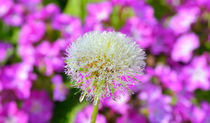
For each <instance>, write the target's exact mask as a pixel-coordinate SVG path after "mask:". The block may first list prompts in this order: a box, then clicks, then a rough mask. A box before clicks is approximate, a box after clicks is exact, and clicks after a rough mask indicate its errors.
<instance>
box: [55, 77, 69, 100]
mask: <svg viewBox="0 0 210 123" xmlns="http://www.w3.org/2000/svg"><path fill="white" fill-rule="evenodd" d="M52 82H53V85H54V86H53V87H54V89H53V99H54V100H55V101H64V100H65V99H66V94H67V93H68V90H67V88H66V87H65V85H64V84H63V80H62V76H60V75H55V76H54V77H53V78H52Z"/></svg>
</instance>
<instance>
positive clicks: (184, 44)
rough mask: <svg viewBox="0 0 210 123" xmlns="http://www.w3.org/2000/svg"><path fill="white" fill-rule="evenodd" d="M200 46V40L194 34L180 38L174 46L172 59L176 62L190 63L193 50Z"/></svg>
mask: <svg viewBox="0 0 210 123" xmlns="http://www.w3.org/2000/svg"><path fill="white" fill-rule="evenodd" d="M199 45H200V42H199V38H198V36H197V35H196V34H194V33H188V34H184V35H182V36H180V37H179V38H178V39H177V41H176V42H175V44H174V47H173V49H172V52H171V57H172V59H173V60H174V61H182V62H185V63H186V62H189V61H190V59H191V57H192V53H193V50H195V49H196V48H198V47H199Z"/></svg>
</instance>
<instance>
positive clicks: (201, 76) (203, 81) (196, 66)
mask: <svg viewBox="0 0 210 123" xmlns="http://www.w3.org/2000/svg"><path fill="white" fill-rule="evenodd" d="M209 68H210V66H209V65H208V64H207V56H206V55H205V54H204V55H202V56H200V57H195V58H194V59H193V61H192V63H191V64H190V65H189V66H186V67H184V68H183V70H182V72H183V73H182V77H183V81H185V83H186V85H187V86H186V88H187V89H188V90H189V91H194V90H195V89H197V88H201V89H202V90H209V89H210V81H209V80H210V74H209V73H210V69H209Z"/></svg>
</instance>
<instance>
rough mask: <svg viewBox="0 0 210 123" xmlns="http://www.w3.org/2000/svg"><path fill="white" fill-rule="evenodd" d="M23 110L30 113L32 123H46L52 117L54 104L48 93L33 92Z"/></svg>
mask: <svg viewBox="0 0 210 123" xmlns="http://www.w3.org/2000/svg"><path fill="white" fill-rule="evenodd" d="M22 109H23V110H24V111H25V112H27V113H28V115H29V122H30V123H46V122H48V121H49V120H50V119H51V117H52V110H53V103H52V102H51V100H50V98H49V96H48V94H47V92H45V91H36V90H33V91H32V92H31V96H30V97H29V98H28V99H26V100H25V101H24V103H23V106H22Z"/></svg>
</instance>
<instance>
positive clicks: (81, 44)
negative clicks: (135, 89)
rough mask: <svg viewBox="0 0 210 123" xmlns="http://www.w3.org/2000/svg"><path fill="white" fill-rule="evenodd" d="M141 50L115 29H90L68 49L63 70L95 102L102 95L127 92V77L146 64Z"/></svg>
mask: <svg viewBox="0 0 210 123" xmlns="http://www.w3.org/2000/svg"><path fill="white" fill-rule="evenodd" d="M144 59H145V53H144V51H143V50H142V49H141V48H140V47H139V46H138V45H137V44H136V43H135V42H133V41H132V40H131V39H130V38H127V37H126V36H125V35H124V34H122V33H118V32H103V33H99V32H89V33H86V34H85V35H84V36H83V37H80V38H78V39H77V40H76V42H74V43H73V44H72V45H71V47H70V48H68V49H67V58H66V64H67V65H66V73H67V75H70V76H71V77H72V79H73V80H75V81H73V82H72V83H71V84H72V86H73V87H76V88H80V89H81V90H82V91H83V93H82V95H81V97H80V101H82V100H83V99H84V97H85V96H86V95H87V97H88V98H94V102H97V100H98V99H100V98H103V97H109V96H110V94H111V95H112V98H113V99H115V96H117V95H116V94H115V93H117V92H120V93H121V94H122V93H125V92H126V89H127V91H128V92H129V91H130V89H129V86H134V85H136V83H135V82H133V81H129V80H132V79H133V76H135V75H137V74H141V73H142V71H143V69H144V66H145V62H144Z"/></svg>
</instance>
